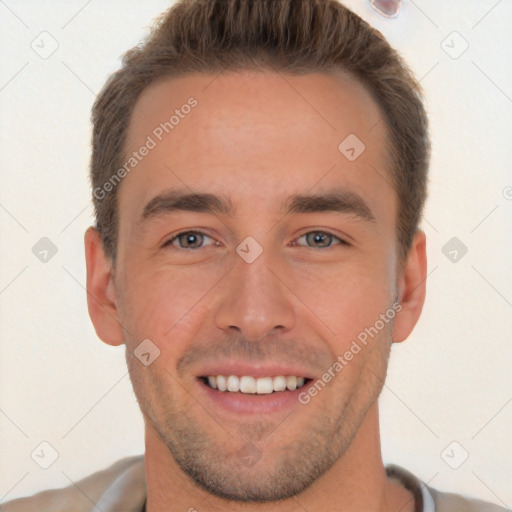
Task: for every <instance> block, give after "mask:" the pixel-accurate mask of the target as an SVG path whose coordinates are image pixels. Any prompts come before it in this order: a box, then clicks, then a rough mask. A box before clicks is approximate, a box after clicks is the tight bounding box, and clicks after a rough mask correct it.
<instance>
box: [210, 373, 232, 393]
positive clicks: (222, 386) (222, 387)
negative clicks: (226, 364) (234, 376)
mask: <svg viewBox="0 0 512 512" xmlns="http://www.w3.org/2000/svg"><path fill="white" fill-rule="evenodd" d="M212 379H215V377H212ZM217 388H218V389H219V391H226V389H228V387H227V385H226V377H224V375H218V376H217Z"/></svg>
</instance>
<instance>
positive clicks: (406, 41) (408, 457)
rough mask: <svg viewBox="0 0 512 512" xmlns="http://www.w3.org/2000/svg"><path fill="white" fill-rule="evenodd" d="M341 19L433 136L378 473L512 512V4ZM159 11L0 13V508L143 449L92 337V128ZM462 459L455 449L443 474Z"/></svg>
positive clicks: (113, 6) (130, 407)
mask: <svg viewBox="0 0 512 512" xmlns="http://www.w3.org/2000/svg"><path fill="white" fill-rule="evenodd" d="M346 4H347V5H348V6H349V7H351V8H352V9H354V10H355V11H356V12H357V13H358V14H360V15H361V16H362V17H363V18H365V19H367V20H368V21H369V22H370V23H371V24H372V25H374V26H375V27H377V28H378V29H379V30H381V31H382V32H383V33H384V35H385V36H386V37H387V38H388V40H389V41H390V43H391V44H392V45H393V46H395V47H396V48H397V49H398V50H399V51H400V52H401V54H402V55H403V56H404V57H405V59H406V61H407V62H408V63H409V65H410V66H411V68H412V69H413V71H414V73H415V74H416V77H417V78H418V80H420V81H421V85H422V86H423V87H424V89H425V94H426V98H427V103H428V112H429V115H430V119H431V131H432V139H433V156H432V165H431V174H430V197H429V200H428V204H427V208H426V212H425V220H424V222H423V228H424V229H425V231H426V233H427V236H428V244H429V245H428V247H429V248H428V257H429V272H430V275H429V278H428V283H427V289H428V292H427V301H426V305H425V308H424V312H423V316H422V318H421V320H420V322H419V324H418V326H417V328H416V329H415V331H414V332H413V334H412V336H411V337H410V338H409V340H408V341H406V342H405V343H402V344H400V345H396V346H394V347H393V351H392V356H391V364H390V369H389V377H388V380H387V384H386V387H385V388H384V391H383V394H382V396H381V398H380V404H381V406H380V408H381V434H382V445H383V456H384V461H385V463H396V464H400V465H402V466H404V467H406V468H407V469H409V470H410V471H412V472H413V473H415V474H417V475H418V476H419V477H420V478H421V479H423V480H424V481H426V482H428V483H429V484H430V485H431V486H433V487H435V488H438V489H440V490H451V491H453V492H460V493H465V494H469V495H472V496H478V497H480V498H482V499H485V500H488V501H493V502H495V503H497V504H500V505H502V506H507V507H510V506H512V486H511V485H510V482H511V481H512V458H511V454H512V437H511V434H510V433H511V432H512V386H511V378H510V375H511V371H510V366H511V362H512V335H511V318H512V270H511V261H512V244H511V234H512V200H511V198H512V188H511V187H512V171H511V161H512V151H511V146H512V143H511V130H510V126H511V122H512V99H511V98H512V68H511V66H510V62H511V61H512V36H511V31H510V26H511V22H512V2H510V1H509V0H502V1H497V0H457V1H454V0H452V1H450V2H447V1H446V0H428V1H427V0H415V1H414V2H413V1H412V0H404V2H403V6H402V12H401V14H400V16H399V17H398V18H396V19H392V20H388V19H385V18H383V17H381V16H379V15H378V14H377V13H375V12H374V11H373V10H372V9H371V7H370V6H369V4H368V3H367V2H366V1H363V0H350V1H347V2H346ZM168 6H169V2H168V1H164V0H152V1H149V2H141V1H135V0H130V1H127V0H123V1H120V0H116V1H112V0H110V1H99V0H90V1H88V2H87V1H84V0H71V1H67V2H63V1H56V0H46V1H37V2H36V1H35V0H34V1H28V0H25V1H22V0H18V1H16V0H2V1H0V16H1V22H0V38H1V46H2V49H3V52H2V53H3V58H2V66H1V69H0V109H1V116H0V123H1V125H0V130H1V132H0V134H1V152H0V155H1V185H2V189H1V197H0V223H1V243H2V251H1V264H0V308H1V322H2V323H1V339H2V341H1V358H0V503H1V502H2V501H7V500H10V499H13V498H15V497H18V496H23V495H27V494H31V493H33V492H35V491H39V490H42V489H47V488H51V487H60V486H65V485H70V483H71V482H76V481H77V480H79V479H80V478H82V477H84V476H86V475H88V474H90V473H92V472H94V471H97V470H99V469H101V468H103V467H105V466H107V465H109V464H111V463H112V462H113V461H115V460H117V459H119V458H121V457H124V456H128V455H133V454H139V453H143V451H144V444H143V422H142V418H141V415H140V412H139V409H138V407H137V404H136V401H135V396H134V394H133V392H132V390H131V385H130V381H129V377H128V374H127V370H126V367H125V362H124V347H118V348H113V347H109V346H107V345H105V344H104V343H102V342H101V341H100V340H98V338H97V336H96V334H95V332H94V329H93V326H92V324H91V322H90V319H89V317H88V313H87V308H86V294H85V290H84V285H85V262H84V255H83V233H84V231H85V229H86V228H87V226H89V225H90V224H92V222H93V219H92V211H93V210H92V203H91V201H90V190H89V184H88V175H87V173H88V169H87V168H88V160H89V138H90V124H89V115H90V109H91V106H92V103H93V100H94V97H95V95H96V94H97V92H98V91H99V90H100V88H101V86H102V85H103V83H104V81H105V79H106V77H107V76H108V74H109V73H111V72H112V71H114V70H115V69H117V68H118V67H119V64H120V60H119V57H120V55H121V54H122V53H123V52H124V51H125V50H127V49H128V48H130V47H132V46H133V45H135V44H136V43H137V42H139V40H140V39H141V37H143V35H145V33H146V32H147V30H148V28H149V26H150V24H151V21H152V19H153V18H154V17H155V16H157V15H158V14H159V13H161V12H163V11H164V10H165V9H166V8H167V7H168ZM42 31H47V32H48V33H49V34H51V37H52V38H54V39H55V40H56V41H57V42H58V49H57V50H56V51H55V53H53V54H52V55H51V56H50V57H48V58H47V59H43V58H41V57H40V56H39V55H38V54H37V53H36V52H35V51H34V50H33V49H32V48H31V44H32V41H34V40H35V41H36V43H34V44H37V42H38V41H40V39H37V38H38V36H39V34H40V33H41V32H42ZM453 31H456V32H458V34H459V35H460V36H462V38H463V39H464V40H465V41H467V43H468V44H469V47H468V49H467V51H465V52H464V53H463V54H462V55H461V56H460V57H459V58H457V59H454V58H451V57H450V56H449V55H448V54H447V53H446V51H445V49H447V50H449V48H447V47H450V46H451V47H453V48H452V49H451V50H449V51H451V52H452V53H453V52H456V51H459V50H460V49H462V46H461V45H462V44H463V40H462V39H461V37H459V36H458V35H453V34H452V32H453ZM39 37H46V38H48V36H39ZM447 38H448V39H447ZM443 41H445V42H444V43H443ZM38 44H40V45H41V43H40V42H39V43H38ZM51 44H52V43H51V40H50V39H47V40H46V43H45V48H50V47H51ZM443 46H444V47H445V49H443ZM507 187H508V188H507ZM454 236H455V237H457V238H459V239H460V240H461V241H462V242H463V243H464V244H465V245H466V246H467V247H468V252H467V254H466V255H465V256H463V257H462V258H461V259H460V260H459V261H458V262H456V263H453V262H452V261H450V260H449V259H448V258H447V257H446V256H445V255H444V254H443V253H442V248H443V246H444V245H445V244H446V243H447V242H448V240H450V239H451V238H452V237H454ZM42 237H48V238H49V239H50V240H51V241H52V242H53V243H54V244H55V245H56V246H57V248H58V252H57V254H56V255H55V256H54V257H53V258H52V259H51V260H50V261H48V262H47V263H42V262H41V261H39V259H37V258H36V257H35V255H34V254H33V253H32V247H33V246H34V244H36V242H37V241H38V240H39V239H41V238H42ZM42 441H47V442H49V443H50V444H51V445H52V446H53V447H54V448H55V449H56V450H57V452H58V453H59V457H58V459H57V460H56V462H55V463H54V464H53V465H52V466H51V467H50V468H49V469H46V470H44V469H41V468H40V467H39V466H38V465H36V463H35V462H34V461H33V460H32V458H31V453H32V451H33V450H34V449H35V448H36V447H37V446H38V445H39V444H40V443H41V442H42ZM453 441H456V442H457V443H459V444H460V445H461V446H462V447H463V449H465V450H467V452H468V453H469V457H468V459H467V460H466V461H465V462H464V463H463V464H462V466H460V468H458V469H452V468H450V467H449V466H448V464H447V463H446V462H445V461H444V460H443V458H442V456H441V453H442V452H443V450H444V449H445V448H446V447H447V446H448V445H450V443H452V442H453ZM460 450H462V448H459V447H457V446H456V447H455V449H454V451H453V452H451V450H448V453H449V454H450V455H452V460H453V459H454V458H457V457H459V456H460Z"/></svg>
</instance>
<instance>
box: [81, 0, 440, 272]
mask: <svg viewBox="0 0 512 512" xmlns="http://www.w3.org/2000/svg"><path fill="white" fill-rule="evenodd" d="M224 69H227V70H234V71H236V70H242V69H254V70H256V69H267V70H269V69H270V70H277V71H279V72H285V73H290V74H306V73H315V72H325V73H336V72H339V71H341V72H347V73H349V74H352V75H353V76H355V77H356V78H357V79H358V80H359V81H360V82H361V83H362V84H363V85H364V86H365V87H366V89H367V90H368V91H369V93H370V94H371V96H372V97H373V99H374V100H375V101H376V103H377V104H378V105H379V107H380V109H381V110H382V112H383V113H384V119H385V123H386V127H387V131H388V133H389V139H390V140H389V145H390V147H389V157H390V159H389V166H390V167H391V179H392V182H393V187H394V189H395V191H396V194H397V200H398V219H397V238H398V243H399V250H400V257H401V259H403V258H404V257H405V255H406V254H407V252H408V249H409V248H410V246H411V242H412V238H413V235H414V233H415V232H416V230H417V229H418V223H419V221H420V218H421V214H422V210H423V206H424V203H425V198H426V187H427V171H428V164H429V157H430V141H429V136H428V120H427V116H426V112H425V109H424V106H423V100H422V92H421V89H420V87H419V84H418V83H417V82H416V81H415V79H414V78H413V76H412V74H411V72H410V71H409V69H408V68H407V66H406V65H405V63H404V62H403V60H402V59H401V57H400V56H399V55H398V53H397V52H396V51H395V50H394V49H392V48H391V47H390V45H389V44H388V42H387V41H386V40H385V38H384V36H383V35H382V34H381V33H380V32H379V31H377V30H376V29H374V28H372V27H371V26H370V25H369V24H368V23H366V22H365V21H364V20H362V19H361V18H360V17H359V16H357V15H356V14H354V13H353V12H351V11H350V10H348V9H347V8H346V7H344V6H343V5H342V4H341V3H339V2H338V1H337V0H179V1H178V2H177V3H176V4H174V5H173V6H172V7H171V8H170V9H169V10H168V11H167V12H166V13H164V14H163V15H162V16H161V17H160V19H159V20H158V21H157V23H156V25H155V27H154V28H153V30H152V31H151V33H150V35H149V37H148V38H147V39H146V40H145V41H144V42H143V44H141V45H139V46H136V47H135V48H132V49H131V50H129V51H128V52H126V54H125V55H124V56H123V62H122V67H121V69H119V70H118V71H117V72H116V73H114V74H113V75H111V76H110V78H109V79H108V80H107V82H106V84H105V86H104V87H103V89H102V91H101V92H100V94H99V95H98V97H97V99H96V101H95V103H94V106H93V110H92V122H93V136H92V157H91V166H90V167H91V168H90V178H91V184H92V189H93V203H94V209H95V215H96V226H95V227H96V229H97V230H98V231H99V233H100V234H101V237H102V242H103V247H104V250H105V253H106V255H107V256H108V257H110V258H112V261H113V264H114V265H115V261H116V249H117V237H118V224H119V216H118V215H119V214H118V201H117V197H118V196H117V191H118V187H116V186H113V187H108V192H107V191H106V190H105V188H106V187H104V184H105V183H107V182H108V181H109V180H110V179H111V178H112V177H113V175H114V174H115V173H116V171H118V170H119V169H120V168H121V166H122V165H123V162H124V161H125V154H124V151H125V148H124V146H125V142H126V137H127V131H128V126H129V122H130V118H131V114H132V112H133V109H134V105H135V103H136V101H137V99H138V97H139V96H140V94H141V93H142V91H143V90H144V89H145V88H146V87H148V85H150V84H152V83H154V82H155V81H156V80H157V79H161V78H164V77H176V76H180V75H184V74H187V73H193V72H204V73H217V72H221V71H222V70H224ZM340 142H341V141H340ZM98 191H101V193H98Z"/></svg>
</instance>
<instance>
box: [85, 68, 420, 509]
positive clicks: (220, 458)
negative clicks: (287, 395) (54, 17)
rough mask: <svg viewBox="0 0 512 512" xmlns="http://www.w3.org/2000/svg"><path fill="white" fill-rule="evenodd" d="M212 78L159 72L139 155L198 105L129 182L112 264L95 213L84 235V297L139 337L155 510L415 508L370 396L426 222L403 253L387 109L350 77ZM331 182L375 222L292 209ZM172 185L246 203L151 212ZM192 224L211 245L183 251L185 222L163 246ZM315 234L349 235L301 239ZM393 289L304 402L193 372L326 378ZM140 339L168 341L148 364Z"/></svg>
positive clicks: (415, 272) (114, 340)
mask: <svg viewBox="0 0 512 512" xmlns="http://www.w3.org/2000/svg"><path fill="white" fill-rule="evenodd" d="M214 78H215V75H205V74H192V75H187V76H184V77H181V78H179V79H175V80H169V79H165V80H163V81H160V82H158V83H156V84H153V85H151V86H150V87H148V88H147V89H146V90H145V91H144V93H143V94H142V96H141V97H140V99H139V101H138V102H137V104H136V106H135V110H134V113H133V117H132V120H131V123H130V127H129V136H128V140H127V144H126V152H127V154H129V153H131V152H132V151H135V150H137V149H138V148H139V147H140V146H141V145H142V144H144V141H145V140H146V139H147V136H148V135H150V134H151V133H152V132H153V130H154V129H155V127H157V126H158V125H159V124H160V123H161V122H163V121H165V120H166V119H168V118H169V115H170V114H169V113H172V111H173V110H174V109H176V108H178V109H179V108H180V107H181V105H183V104H184V103H186V102H187V99H188V98H190V97H191V96H193V97H194V98H195V99H196V100H197V102H198V104H197V106H196V107H195V108H194V109H193V110H192V111H191V113H190V114H188V115H187V116H186V117H185V118H184V119H182V120H180V123H179V125H177V126H175V128H174V129H173V131H172V132H171V133H170V134H169V135H166V136H165V137H164V138H163V140H162V141H161V142H159V143H158V144H157V146H156V147H155V148H154V149H152V150H151V151H150V152H149V154H148V155H147V156H146V157H145V158H144V159H143V160H142V161H141V162H140V163H139V164H138V165H137V167H136V168H135V169H134V170H133V171H132V172H131V173H130V174H128V175H127V176H126V177H125V178H124V180H123V182H122V183H121V185H120V189H119V191H118V192H119V212H120V224H119V241H118V259H117V262H116V265H115V267H114V266H113V265H112V261H111V260H110V259H109V258H107V257H105V254H104V252H103V248H102V245H101V239H100V237H99V235H98V233H97V232H96V230H94V228H92V227H91V228H89V229H88V230H87V232H86V234H85V252H86V261H87V291H88V307H89V313H90V316H91V319H92V321H93V324H94V327H95V329H96V332H97V334H98V336H99V338H101V339H102V340H103V341H104V342H106V343H108V344H110V345H121V344H123V343H124V344H125V345H126V359H127V364H128V368H129V371H130V376H131V380H132V383H133V387H134V391H135V394H136V396H137V398H138V401H139V405H140V408H141V411H142V413H143V416H144V421H145V427H146V429H145V446H146V456H145V470H146V479H147V489H148V502H147V510H148V511H150V512H158V511H163V510H166V511H168V510H176V511H178V510H189V509H190V508H191V507H193V508H195V509H196V510H198V511H200V510H209V511H213V512H215V511H221V510H222V511H235V510H236V511H241V510H248V511H252V510H257V511H262V512H264V511H273V512H275V511H299V510H300V511H303V510H323V511H340V510H343V511H354V512H355V511H361V510H372V511H398V510H400V511H401V512H404V511H407V510H410V511H412V510H413V498H412V495H411V494H410V493H409V491H407V490H405V489H404V488H402V487H401V486H400V485H398V484H396V483H395V482H393V481H391V480H388V479H387V477H386V473H385V469H384V466H383V462H382V457H381V447H380V438H379V423H378V421H379V419H378V418H379V416H378V402H377V397H378V395H379V393H380V392H381V389H382V386H383V382H384V379H385V375H386V370H387V363H388V357H389V353H390V348H391V345H392V343H393V342H401V341H403V340H404V339H406V338H407V336H408V335H409V334H410V332H411V331H412V329H413V327H414V325H415V324H416V322H417V320H418V318H419V316H420V313H421V309H422V306H423V302H424V298H425V279H426V256H425V235H424V233H423V232H422V231H418V232H417V233H416V235H415V237H414V240H413V244H412V247H411V249H410V251H409V253H408V257H407V260H406V261H405V263H403V264H400V262H399V260H398V246H397V238H396V215H397V199H396V194H395V192H394V190H393V188H392V187H391V186H390V183H391V177H390V172H389V169H387V167H386V162H387V158H388V153H387V148H388V143H387V133H386V131H385V123H383V122H380V123H377V122H378V121H379V119H380V118H381V117H382V114H381V112H380V111H379V108H378V107H377V105H376V103H375V102H374V101H373V100H372V99H371V97H370V96H369V94H368V93H367V92H366V90H365V89H364V88H363V87H362V86H361V85H360V84H359V83H358V82H357V81H355V80H354V79H352V78H351V77H349V76H337V77H335V76H330V75H325V74H308V75H303V76H289V75H286V76H285V75H279V74H276V73H272V72H249V71H244V72H236V73H233V72H231V73H228V72H224V73H222V74H220V75H219V76H217V77H216V78H215V79H214ZM351 133H354V134H357V136H358V137H359V139H360V140H362V141H363V142H364V144H365V146H366V149H365V151H364V152H363V153H362V154H361V155H360V156H359V158H357V159H356V160H355V161H353V162H350V161H349V160H347V159H346V158H345V156H343V155H342V154H341V153H340V151H338V145H339V144H340V142H341V141H342V140H344V139H345V138H346V137H347V135H349V134H351ZM376 171H378V172H376ZM334 187H343V188H344V189H346V190H349V191H351V192H354V193H357V194H359V195H360V196H361V197H362V198H364V201H365V202H366V204H367V205H368V206H369V208H370V209H371V212H372V213H373V215H374V217H375V222H370V221H367V220H364V219H361V218H360V217H357V216H355V215H353V214H351V213H342V214H340V213H333V212H314V213H300V214H293V215H287V216H283V215H282V214H281V213H280V210H279V206H280V202H281V200H282V199H283V198H284V197H287V196H288V195H290V194H292V193H303V194H307V193H320V192H325V191H327V190H330V189H332V188H334ZM178 188H186V189H187V190H188V191H201V192H210V193H214V194H219V195H222V194H223V195H224V196H228V197H229V198H230V199H231V202H232V204H233V206H234V208H235V209H236V215H235V216H229V215H226V214H211V213H199V212H189V211H179V212H168V213H167V214H164V215H161V216H159V217H158V218H156V219H153V220H152V221H151V222H150V223H148V224H147V225H146V226H145V227H144V228H143V227H142V226H141V225H139V223H138V219H139V217H140V216H141V212H142V210H143V208H144V205H145V204H146V203H147V202H148V201H149V200H150V199H151V198H153V197H154V196H156V195H157V194H159V193H161V192H163V191H165V190H169V189H178ZM190 230H200V231H202V232H203V233H205V234H206V236H205V237H204V238H201V236H200V235H199V239H195V241H194V239H193V241H194V243H195V244H197V247H198V248H195V249H187V248H183V247H187V245H186V242H187V240H186V238H185V240H183V239H181V241H180V239H174V241H173V242H172V244H171V245H168V246H166V247H163V244H164V243H165V242H166V241H168V240H170V239H172V237H173V236H176V235H177V234H179V233H183V232H186V231H190ZM318 231H322V232H324V233H327V234H332V235H334V237H339V238H340V239H343V240H346V241H348V242H349V244H350V245H348V246H347V245H343V244H341V243H340V242H339V241H338V240H337V239H336V238H333V239H331V238H329V236H327V239H326V240H325V244H326V245H327V247H325V246H324V244H323V242H322V241H320V242H318V241H315V239H311V238H307V237H306V236H304V235H306V234H307V233H311V232H318ZM247 236H251V237H253V238H254V239H256V240H257V241H258V243H259V244H260V245H261V247H262V248H263V252H262V254H261V255H260V256H259V257H258V258H257V259H256V260H255V261H254V262H252V263H250V264H248V263H246V262H245V261H244V260H243V259H242V258H241V257H240V256H239V255H238V254H237V253H236V251H235V249H236V247H237V246H238V244H240V242H242V240H244V238H245V237H247ZM180 243H181V245H180ZM396 297H398V298H399V300H400V304H401V310H400V312H399V313H397V314H396V317H395V318H394V322H390V323H388V324H386V325H385V327H384V328H383V329H381V330H380V331H379V333H378V335H377V336H375V337H374V338H373V339H371V341H370V342H369V343H368V344H367V346H365V347H364V349H363V350H361V352H359V353H358V354H357V355H356V356H354V358H353V359H352V360H351V361H350V362H349V364H347V365H346V366H345V367H344V368H343V370H342V371H341V372H339V373H337V374H336V376H335V377H334V378H333V379H332V380H331V381H330V382H329V384H328V385H327V386H326V387H325V388H324V389H322V390H321V392H319V393H318V395H317V396H316V397H314V399H312V400H311V401H310V403H308V404H307V405H301V404H297V406H294V407H293V409H291V412H290V411H289V410H287V411H286V414H284V413H283V414H281V413H280V412H277V413H272V414H269V415H254V416H253V415H248V416H247V415H245V416H240V415H237V414H234V413H231V412H227V411H223V410H220V409H219V408H215V407H214V406H213V404H211V403H210V402H209V401H208V400H205V397H204V393H203V392H202V390H201V389H199V385H198V383H197V380H196V375H197V370H198V368H199V366H200V365H201V364H204V363H207V362H208V361H211V360H215V359H219V358H220V357H221V356H226V355H227V356H231V357H232V358H237V357H238V358H241V359H243V360H245V361H260V362H261V361H267V360H270V359H272V360H273V361H293V362H297V363H302V364H304V366H306V367H307V368H308V369H310V370H311V371H312V372H314V374H315V377H321V375H322V374H323V373H324V372H325V371H326V370H327V369H328V367H329V366H330V365H331V364H332V362H333V361H334V360H336V358H337V357H338V355H341V354H344V353H345V352H346V351H347V350H348V349H349V347H350V345H351V343H352V341H353V340H355V339H356V338H357V336H358V334H359V333H361V332H362V331H364V329H365V328H366V327H369V326H373V325H375V323H376V321H377V320H378V319H379V315H381V314H383V313H385V312H386V311H387V310H389V309H390V308H391V307H392V305H393V303H394V300H395V298H396ZM147 338H149V339H151V340H152V341H153V342H154V343H155V345H157V346H158V348H159V350H160V356H159V357H158V358H157V359H155V361H154V362H153V363H152V364H151V365H149V366H144V365H143V364H141V363H140V361H139V360H138V359H137V358H135V357H134V355H133V351H134V350H135V349H136V348H137V346H138V345H139V343H140V342H141V341H142V340H144V339H147ZM248 442H250V443H251V445H252V446H255V447H256V448H257V450H258V453H259V454H260V455H261V458H260V459H259V460H258V461H257V462H256V463H255V464H254V465H252V466H250V467H248V466H246V465H244V464H242V462H241V461H240V458H239V454H240V452H241V450H243V449H244V447H246V446H247V443H248ZM277 500H279V501H277ZM171 507H172V508H171Z"/></svg>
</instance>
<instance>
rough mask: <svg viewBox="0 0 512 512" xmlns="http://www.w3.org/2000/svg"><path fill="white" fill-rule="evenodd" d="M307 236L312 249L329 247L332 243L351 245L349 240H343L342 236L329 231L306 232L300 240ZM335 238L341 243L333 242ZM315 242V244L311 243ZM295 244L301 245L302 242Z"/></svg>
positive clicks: (307, 241)
mask: <svg viewBox="0 0 512 512" xmlns="http://www.w3.org/2000/svg"><path fill="white" fill-rule="evenodd" d="M304 237H305V238H306V243H307V244H308V246H309V247H311V248H312V249H324V248H327V247H331V246H332V245H339V244H341V245H349V244H348V242H346V241H345V240H342V239H341V238H339V237H337V236H335V235H332V234H331V233H327V232H326V231H310V232H309V233H305V234H304V235H302V236H300V237H299V238H298V240H300V239H301V238H304ZM333 240H337V241H338V242H339V244H333V243H332V242H333ZM310 244H313V245H310ZM294 245H301V244H295V243H294Z"/></svg>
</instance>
